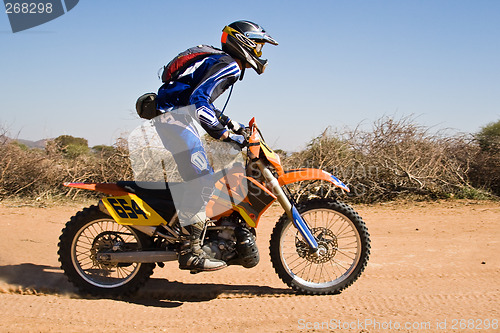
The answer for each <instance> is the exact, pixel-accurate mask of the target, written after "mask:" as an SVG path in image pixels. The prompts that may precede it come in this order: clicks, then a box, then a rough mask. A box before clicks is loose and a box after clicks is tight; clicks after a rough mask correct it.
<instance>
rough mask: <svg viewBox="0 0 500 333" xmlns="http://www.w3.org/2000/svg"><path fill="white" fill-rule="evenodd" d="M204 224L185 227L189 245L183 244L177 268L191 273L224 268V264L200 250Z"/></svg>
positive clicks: (199, 223)
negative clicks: (188, 233)
mask: <svg viewBox="0 0 500 333" xmlns="http://www.w3.org/2000/svg"><path fill="white" fill-rule="evenodd" d="M203 227H204V223H203V222H198V223H195V224H191V225H189V226H187V227H186V229H187V230H189V231H190V237H189V243H188V244H184V245H183V247H182V248H181V250H180V253H179V268H180V269H188V270H191V273H198V272H206V271H216V270H219V269H222V268H224V267H226V266H227V265H226V262H225V261H222V260H218V259H215V258H212V257H211V256H209V255H208V254H207V253H206V252H205V251H203V249H202V248H201V234H202V232H203Z"/></svg>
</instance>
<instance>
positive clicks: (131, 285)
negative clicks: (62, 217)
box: [58, 119, 370, 296]
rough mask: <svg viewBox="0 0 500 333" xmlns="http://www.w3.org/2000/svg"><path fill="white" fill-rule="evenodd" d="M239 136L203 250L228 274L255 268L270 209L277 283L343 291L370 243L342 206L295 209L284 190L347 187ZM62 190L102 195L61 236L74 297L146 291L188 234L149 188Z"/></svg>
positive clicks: (122, 184) (253, 132) (212, 206)
mask: <svg viewBox="0 0 500 333" xmlns="http://www.w3.org/2000/svg"><path fill="white" fill-rule="evenodd" d="M247 131H248V132H247V147H246V148H247V150H246V155H244V156H245V161H246V162H245V164H246V165H237V166H235V167H233V168H231V169H230V170H223V171H221V172H219V173H217V174H216V175H215V176H216V179H218V180H217V182H216V185H215V191H214V192H213V195H212V196H211V198H210V201H209V202H208V204H207V206H206V212H207V216H208V217H210V221H209V222H207V224H206V226H205V230H204V234H203V238H202V239H203V249H204V250H205V252H207V253H208V254H210V255H211V256H213V257H215V258H217V259H220V260H224V261H225V262H226V263H227V265H228V266H230V265H241V266H243V267H246V268H251V267H254V266H255V265H257V263H258V262H259V251H258V248H257V245H256V232H255V228H256V227H257V226H258V223H259V220H260V218H261V216H262V215H263V214H264V213H265V212H266V210H267V209H268V208H269V207H270V206H271V205H272V204H273V203H274V202H275V201H277V202H278V203H279V204H280V205H281V207H282V208H283V209H284V211H285V213H284V214H283V215H282V216H281V218H280V219H279V221H278V222H277V223H276V225H275V227H274V230H273V232H272V234H271V240H270V255H271V261H272V265H273V267H274V269H275V271H276V273H277V274H278V276H279V277H280V278H281V279H282V280H283V282H284V283H286V284H287V285H288V286H290V287H291V288H293V289H294V290H295V291H296V292H298V293H307V294H318V295H319V294H333V293H338V292H340V291H341V290H343V289H345V288H347V287H348V286H350V285H351V284H352V283H353V282H354V281H356V280H357V279H358V277H359V276H360V275H361V273H362V272H363V270H364V269H365V266H366V265H367V261H368V257H369V253H370V239H369V234H368V231H367V228H366V226H365V223H364V222H363V220H362V219H361V217H360V216H359V215H358V214H357V213H356V212H355V211H354V210H353V209H352V208H351V207H349V206H348V205H346V204H345V203H342V202H340V201H337V200H334V199H329V198H315V199H310V200H305V201H301V202H298V203H296V202H294V198H293V195H292V194H291V192H290V191H289V189H288V188H287V185H289V184H292V183H295V182H299V181H308V180H309V181H314V180H320V181H326V182H329V183H331V184H333V185H334V186H336V187H338V188H340V189H341V190H343V191H347V192H348V191H349V188H348V187H347V186H346V185H345V184H344V183H342V182H341V181H340V180H339V179H338V178H336V177H335V176H333V175H331V174H330V173H328V172H326V171H323V170H319V169H311V168H302V169H293V170H288V171H285V170H283V167H282V165H281V161H280V158H279V156H278V155H277V154H276V153H275V152H274V151H273V150H272V149H270V148H269V147H268V146H267V145H266V143H265V142H264V140H263V138H262V134H261V132H260V130H259V128H258V127H257V124H256V122H255V119H252V120H251V121H250V123H249V127H248V128H247ZM64 185H65V186H67V187H73V188H79V189H87V190H93V191H99V192H102V193H104V194H106V195H107V196H104V197H103V198H102V199H101V200H100V201H99V203H98V205H94V206H91V207H89V208H85V209H83V210H82V211H80V212H78V213H77V214H76V215H75V216H73V217H72V218H71V220H70V221H69V222H67V223H66V225H65V227H64V229H63V230H62V235H61V236H60V242H59V251H58V254H59V261H60V262H61V268H62V269H63V270H64V273H65V275H66V276H67V277H68V279H69V281H70V282H72V283H73V284H74V285H75V286H76V287H77V288H79V290H80V291H81V292H85V293H90V294H93V295H97V296H123V295H130V294H132V293H134V292H135V291H137V290H138V289H139V288H140V287H141V286H143V285H144V284H145V283H146V281H147V280H148V279H149V277H150V276H151V275H152V274H153V269H154V268H155V266H156V265H158V266H160V267H163V266H164V262H168V261H174V260H177V259H178V253H179V249H180V247H181V245H182V244H183V242H185V241H186V240H187V239H188V238H187V237H188V234H187V231H186V230H185V228H183V227H182V226H181V224H180V223H179V218H178V215H177V212H176V209H175V206H174V204H173V201H172V195H171V192H170V190H169V188H166V189H151V188H147V187H145V186H143V185H144V184H141V183H139V182H134V181H119V182H117V183H65V184H64ZM242 185H245V186H244V187H245V189H246V190H245V191H243V190H242V188H243V186H242ZM169 186H170V185H169Z"/></svg>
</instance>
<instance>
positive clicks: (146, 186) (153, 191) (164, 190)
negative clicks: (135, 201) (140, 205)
mask: <svg viewBox="0 0 500 333" xmlns="http://www.w3.org/2000/svg"><path fill="white" fill-rule="evenodd" d="M116 185H118V186H120V187H121V188H123V189H124V190H126V191H127V192H130V193H134V194H136V195H137V196H139V197H141V198H142V197H155V198H158V199H160V198H161V199H165V200H172V194H171V193H170V189H169V185H170V186H172V185H173V184H169V183H165V182H135V181H119V182H117V183H116Z"/></svg>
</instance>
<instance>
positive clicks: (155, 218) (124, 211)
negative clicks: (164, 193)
mask: <svg viewBox="0 0 500 333" xmlns="http://www.w3.org/2000/svg"><path fill="white" fill-rule="evenodd" d="M102 202H103V204H104V206H105V207H106V209H107V210H108V212H109V213H110V214H111V216H112V217H113V219H114V220H115V221H116V222H117V223H118V224H125V225H150V226H155V225H160V224H162V223H166V221H165V220H164V219H163V218H162V217H161V216H160V215H159V214H158V213H157V212H155V211H154V210H153V208H151V207H150V206H149V205H148V204H147V203H146V202H144V201H143V200H142V199H141V198H139V197H138V196H137V195H135V194H132V193H131V194H129V195H124V196H120V197H106V198H103V199H102Z"/></svg>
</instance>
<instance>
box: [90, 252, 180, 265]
mask: <svg viewBox="0 0 500 333" xmlns="http://www.w3.org/2000/svg"><path fill="white" fill-rule="evenodd" d="M96 259H97V260H98V261H102V262H105V263H143V264H148V263H156V262H165V261H176V260H177V252H175V251H130V252H110V253H98V254H97V255H96Z"/></svg>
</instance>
